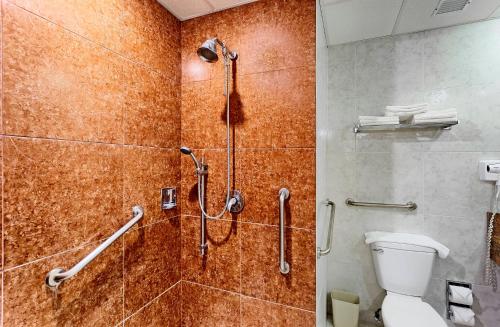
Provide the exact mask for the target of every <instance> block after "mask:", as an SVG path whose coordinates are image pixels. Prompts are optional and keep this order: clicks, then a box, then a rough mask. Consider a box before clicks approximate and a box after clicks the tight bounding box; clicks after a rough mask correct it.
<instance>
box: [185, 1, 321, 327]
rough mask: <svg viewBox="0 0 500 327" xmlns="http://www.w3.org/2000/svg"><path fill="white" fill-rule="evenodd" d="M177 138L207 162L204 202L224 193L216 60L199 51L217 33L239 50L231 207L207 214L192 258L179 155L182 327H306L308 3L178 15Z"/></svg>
mask: <svg viewBox="0 0 500 327" xmlns="http://www.w3.org/2000/svg"><path fill="white" fill-rule="evenodd" d="M181 35H182V39H181V42H182V92H181V93H182V121H181V125H182V128H181V134H182V142H181V143H182V144H183V145H185V146H189V147H191V148H193V149H194V151H195V153H196V155H197V156H199V157H201V156H204V157H205V160H206V162H207V163H208V165H209V177H208V186H207V188H208V190H207V198H208V203H207V207H208V210H209V212H210V213H215V212H217V211H218V210H220V209H221V208H222V206H223V204H224V200H225V198H224V196H225V192H224V190H225V174H226V168H225V160H226V155H225V142H226V141H225V113H226V111H225V98H224V96H223V77H224V75H223V71H224V70H223V65H222V63H221V62H218V63H216V64H207V63H203V62H201V61H200V60H199V58H198V57H197V55H196V50H197V48H198V47H199V46H200V45H201V44H202V42H203V41H204V40H206V39H207V38H211V37H215V36H216V37H219V38H220V39H222V40H224V41H225V42H226V43H227V44H228V46H229V47H231V48H233V49H236V50H237V51H238V53H239V58H238V60H237V61H236V63H235V67H234V70H233V76H232V89H231V104H232V109H231V121H232V126H233V128H232V130H231V135H232V145H233V146H234V147H235V152H234V155H233V157H232V163H233V169H232V174H233V176H232V187H233V188H235V189H239V190H241V191H242V192H243V194H244V196H245V199H246V207H245V209H244V210H243V212H242V213H241V214H239V215H234V216H231V215H226V216H225V217H224V219H223V220H220V221H209V222H208V240H209V250H208V255H207V256H206V257H205V258H201V257H200V256H199V254H198V245H199V229H200V226H199V209H198V207H197V204H196V199H197V197H196V178H195V176H194V174H193V172H194V170H193V163H192V162H191V160H190V159H189V157H186V156H184V157H183V158H181V162H182V201H183V202H182V205H183V206H182V221H181V225H182V321H183V323H184V325H185V326H202V325H203V326H215V325H217V326H239V325H240V326H314V323H315V314H314V311H315V232H314V231H315V1H314V0H262V1H258V2H256V3H252V4H248V5H244V6H241V7H238V8H234V9H230V10H226V11H223V12H219V13H215V14H212V15H209V16H204V17H200V18H195V19H192V20H188V21H185V22H182V27H181ZM281 187H287V188H288V189H289V190H290V193H291V197H290V200H289V203H288V208H287V209H288V212H289V215H288V216H287V219H286V224H287V230H286V235H287V236H286V237H287V249H286V256H287V260H288V261H289V262H290V265H291V272H290V274H289V275H286V276H284V275H281V274H280V272H279V270H278V222H279V218H278V217H279V216H278V214H279V210H278V191H279V189H280V188H281Z"/></svg>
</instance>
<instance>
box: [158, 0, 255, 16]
mask: <svg viewBox="0 0 500 327" xmlns="http://www.w3.org/2000/svg"><path fill="white" fill-rule="evenodd" d="M255 1H257V0H158V2H159V3H161V4H162V5H163V6H164V7H165V8H167V10H168V11H170V12H171V13H172V14H174V15H175V17H177V18H178V19H179V20H188V19H191V18H195V17H198V16H203V15H208V14H211V13H213V12H216V11H221V10H224V9H228V8H233V7H237V6H241V5H244V4H246V3H250V2H255Z"/></svg>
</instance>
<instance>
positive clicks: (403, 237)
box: [365, 232, 450, 259]
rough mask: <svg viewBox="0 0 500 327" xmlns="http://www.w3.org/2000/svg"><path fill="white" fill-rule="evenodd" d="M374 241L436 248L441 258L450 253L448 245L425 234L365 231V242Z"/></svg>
mask: <svg viewBox="0 0 500 327" xmlns="http://www.w3.org/2000/svg"><path fill="white" fill-rule="evenodd" d="M374 242H390V243H400V244H411V245H419V246H425V247H429V248H431V249H434V250H436V252H437V253H438V255H439V257H440V258H441V259H446V257H447V256H448V254H449V253H450V249H448V248H447V247H446V246H444V245H443V244H441V243H439V242H437V241H435V240H433V239H432V238H430V237H428V236H424V235H417V234H406V233H389V232H367V233H365V243H366V244H371V243H374Z"/></svg>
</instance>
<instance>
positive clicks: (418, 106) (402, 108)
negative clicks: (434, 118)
mask: <svg viewBox="0 0 500 327" xmlns="http://www.w3.org/2000/svg"><path fill="white" fill-rule="evenodd" d="M427 106H428V104H427V103H417V104H412V105H407V106H387V107H385V110H386V111H394V112H405V111H407V112H412V111H415V110H421V109H427Z"/></svg>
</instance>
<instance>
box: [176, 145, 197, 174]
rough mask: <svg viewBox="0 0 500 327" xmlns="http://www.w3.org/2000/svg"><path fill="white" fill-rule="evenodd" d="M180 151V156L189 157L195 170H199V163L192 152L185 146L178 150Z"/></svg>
mask: <svg viewBox="0 0 500 327" xmlns="http://www.w3.org/2000/svg"><path fill="white" fill-rule="evenodd" d="M180 150H181V153H182V154H187V155H189V156H190V157H191V159H193V162H194V165H195V166H196V169H200V167H201V166H200V162H199V161H198V159H196V156H195V155H194V153H193V151H192V150H191V149H190V148H188V147H186V146H183V147H181V148H180Z"/></svg>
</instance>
